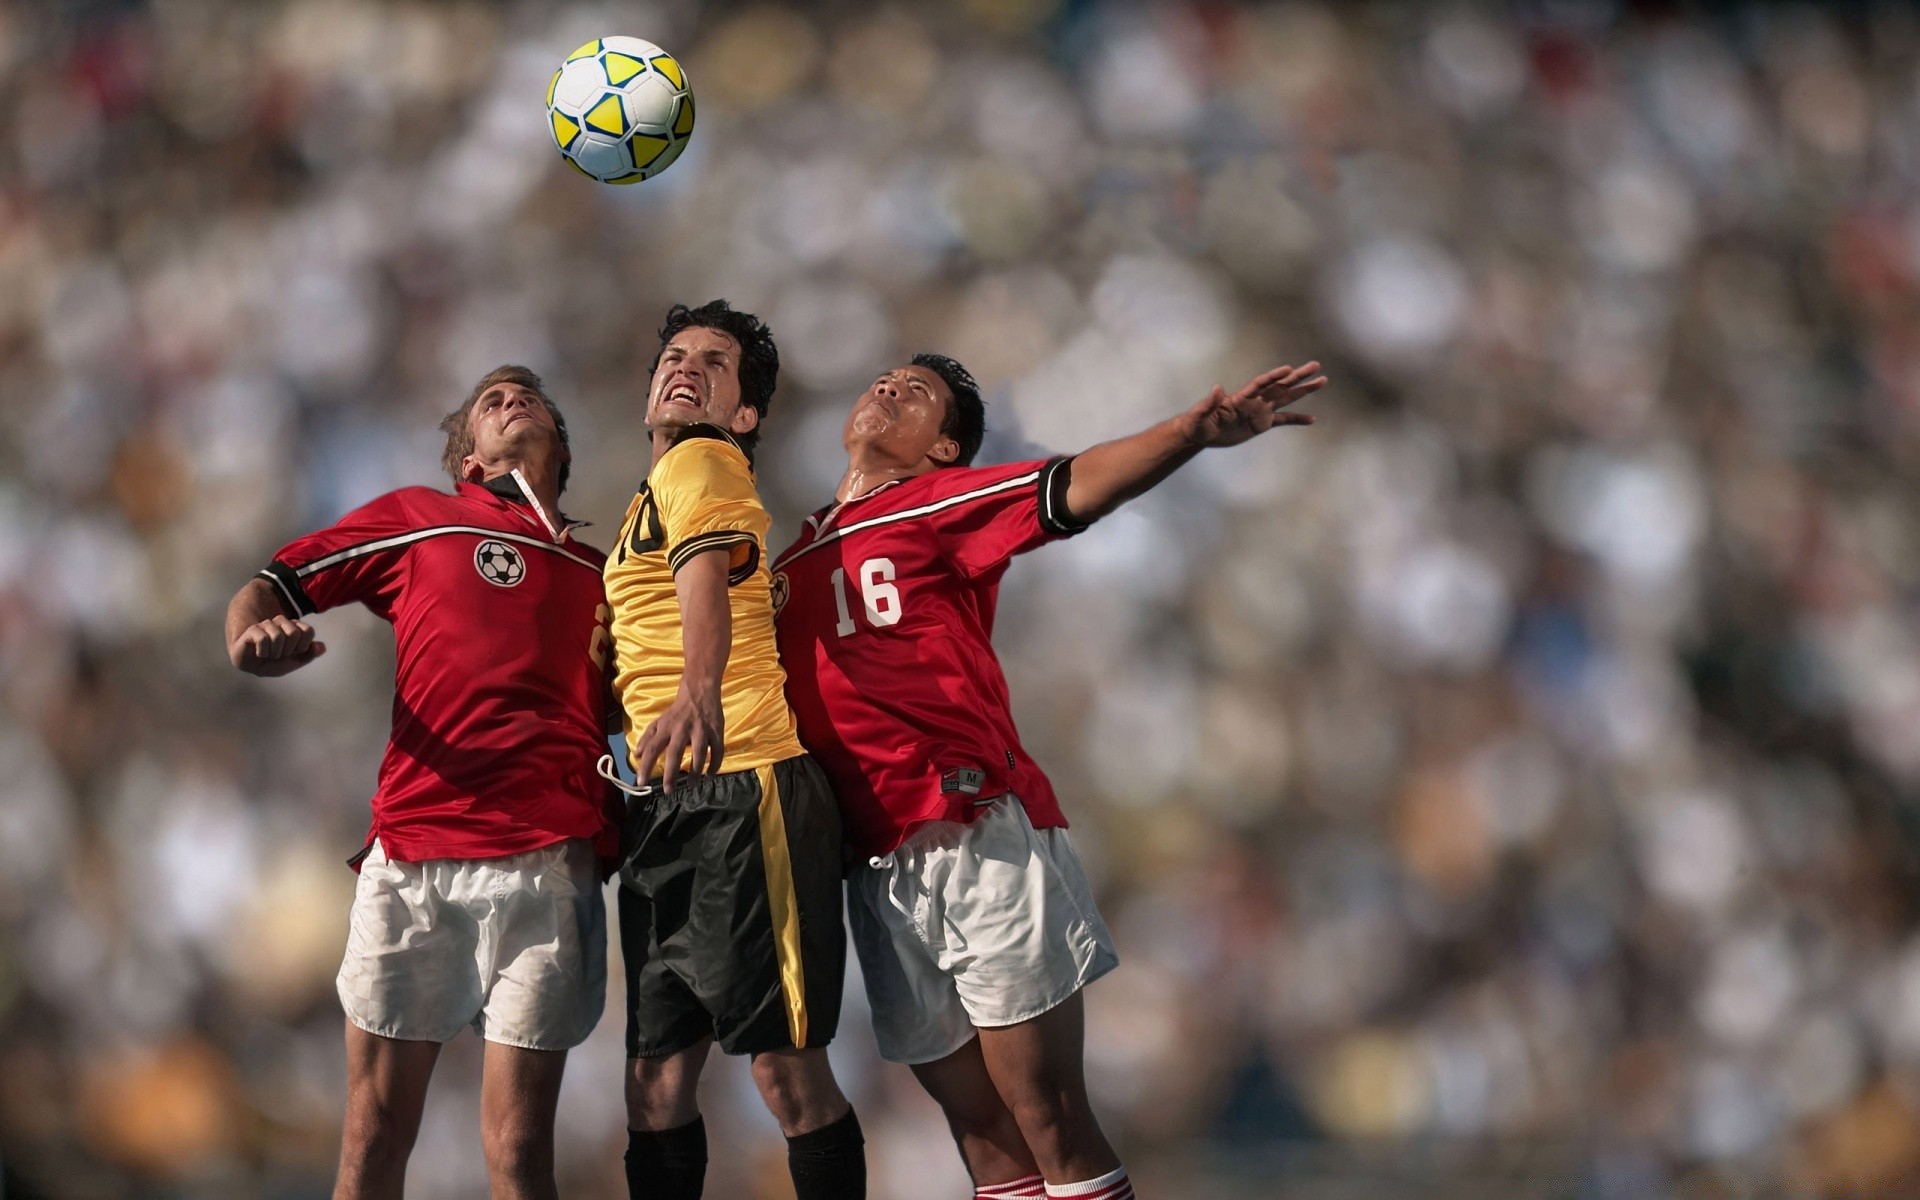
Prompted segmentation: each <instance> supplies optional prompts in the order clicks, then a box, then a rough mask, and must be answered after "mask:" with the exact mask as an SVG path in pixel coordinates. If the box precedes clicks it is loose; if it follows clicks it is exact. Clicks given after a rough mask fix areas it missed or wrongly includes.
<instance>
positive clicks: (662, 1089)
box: [627, 1055, 700, 1131]
mask: <svg viewBox="0 0 1920 1200" xmlns="http://www.w3.org/2000/svg"><path fill="white" fill-rule="evenodd" d="M699 1087H700V1072H699V1069H698V1067H692V1068H689V1066H688V1064H687V1063H686V1062H685V1061H683V1060H682V1059H681V1058H680V1057H679V1056H677V1055H669V1056H666V1057H663V1058H634V1059H629V1060H627V1128H629V1129H641V1130H653V1131H658V1130H662V1129H678V1128H679V1127H680V1126H682V1125H685V1124H687V1123H689V1122H691V1121H692V1120H693V1119H694V1118H696V1117H698V1116H699V1115H700V1104H699Z"/></svg>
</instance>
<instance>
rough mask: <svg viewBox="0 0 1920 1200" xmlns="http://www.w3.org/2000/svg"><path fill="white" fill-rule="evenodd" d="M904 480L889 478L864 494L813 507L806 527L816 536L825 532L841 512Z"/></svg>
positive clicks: (895, 486)
mask: <svg viewBox="0 0 1920 1200" xmlns="http://www.w3.org/2000/svg"><path fill="white" fill-rule="evenodd" d="M911 478H913V479H919V478H920V476H918V475H914V476H912V477H911ZM905 482H907V480H905V479H889V480H887V481H886V482H885V483H883V484H881V485H880V486H879V487H877V488H875V489H873V490H872V491H870V492H868V493H866V494H865V495H861V496H855V497H853V498H852V499H850V500H835V501H834V502H833V503H831V504H823V505H821V506H820V507H819V508H816V509H814V510H813V515H812V516H810V517H808V518H807V528H809V529H811V530H812V531H813V532H814V535H815V536H816V537H817V536H819V535H820V534H822V533H825V532H826V529H827V526H829V525H831V524H833V519H834V518H835V517H837V516H839V515H840V514H841V513H843V512H845V511H847V510H848V509H849V508H852V507H853V506H854V505H856V504H858V503H860V502H861V501H862V500H871V499H873V498H874V497H875V496H878V495H879V494H880V493H881V492H885V491H890V490H892V489H893V488H897V487H899V486H900V485H901V484H903V483H905Z"/></svg>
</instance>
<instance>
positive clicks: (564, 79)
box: [553, 58, 607, 122]
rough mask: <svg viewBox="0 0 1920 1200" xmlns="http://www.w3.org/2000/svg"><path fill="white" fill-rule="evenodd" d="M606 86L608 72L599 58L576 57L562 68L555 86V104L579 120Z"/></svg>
mask: <svg viewBox="0 0 1920 1200" xmlns="http://www.w3.org/2000/svg"><path fill="white" fill-rule="evenodd" d="M606 86H607V77H606V73H605V72H604V71H602V70H601V69H600V63H599V62H598V60H596V59H591V58H579V59H575V60H574V61H572V62H570V63H568V64H567V65H566V66H565V67H562V68H561V70H560V82H559V83H557V84H555V85H554V87H553V106H554V107H555V108H557V109H559V110H560V111H561V112H563V113H565V114H567V115H568V116H569V117H572V118H573V119H574V120H575V121H576V122H577V121H579V120H580V118H581V117H582V116H583V115H584V114H585V113H586V111H587V106H588V105H590V104H592V103H593V102H594V101H595V100H597V99H599V98H600V93H601V91H603V90H604V89H605V88H606Z"/></svg>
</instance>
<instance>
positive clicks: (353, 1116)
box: [340, 1094, 420, 1173]
mask: <svg viewBox="0 0 1920 1200" xmlns="http://www.w3.org/2000/svg"><path fill="white" fill-rule="evenodd" d="M419 1135H420V1114H419V1113H418V1112H412V1111H408V1110H406V1109H404V1108H401V1107H397V1106H395V1105H393V1104H391V1103H389V1102H388V1101H387V1100H386V1099H385V1098H384V1097H380V1096H376V1095H372V1094H360V1095H355V1096H352V1097H350V1098H349V1099H348V1102H347V1117H346V1122H345V1125H344V1126H343V1128H342V1129H341V1138H340V1141H341V1147H340V1153H341V1157H342V1158H343V1159H344V1160H346V1162H348V1163H350V1164H352V1165H355V1166H358V1167H360V1168H361V1169H363V1170H365V1171H368V1172H372V1173H384V1172H385V1171H388V1170H391V1169H392V1168H394V1167H397V1166H400V1165H402V1164H404V1163H405V1162H406V1161H407V1156H408V1155H409V1154H411V1153H412V1152H413V1143H414V1139H416V1138H417V1137H419Z"/></svg>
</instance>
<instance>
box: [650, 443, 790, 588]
mask: <svg viewBox="0 0 1920 1200" xmlns="http://www.w3.org/2000/svg"><path fill="white" fill-rule="evenodd" d="M647 484H648V487H649V488H650V489H651V491H652V493H653V503H654V507H655V509H656V510H658V512H659V514H660V524H661V526H662V528H663V530H664V532H665V534H666V545H665V546H664V547H663V549H665V551H666V554H667V565H668V567H670V568H671V569H672V570H674V571H678V570H679V569H680V568H681V567H682V566H684V565H685V564H686V563H688V562H689V561H691V560H692V559H693V557H694V556H695V555H697V554H702V553H705V552H706V551H708V550H722V549H724V550H726V551H727V579H728V581H729V582H730V583H734V584H739V583H743V582H745V581H746V580H747V579H748V578H749V577H751V576H752V575H753V572H754V569H755V568H756V567H758V566H759V565H760V553H761V544H762V543H763V542H764V541H765V540H766V536H767V531H768V529H770V528H771V527H772V525H773V521H772V519H771V518H769V517H768V516H767V510H766V508H765V507H764V506H762V505H761V503H760V493H759V492H758V491H757V490H756V489H755V488H754V484H753V470H752V468H750V467H749V466H748V465H747V456H746V455H745V454H744V453H742V452H741V450H740V448H739V447H738V446H735V445H734V444H733V443H732V442H729V441H725V440H722V439H720V438H716V437H696V438H689V439H687V440H685V441H682V442H681V443H679V444H678V445H676V446H674V447H673V448H672V449H670V450H668V451H667V453H666V454H665V455H663V456H662V457H661V459H660V461H659V462H658V463H656V464H654V468H653V473H652V474H651V475H650V476H649V477H648V480H647Z"/></svg>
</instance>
